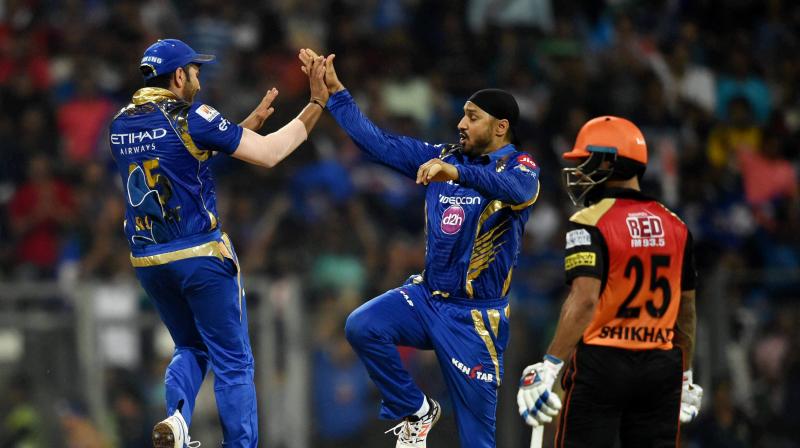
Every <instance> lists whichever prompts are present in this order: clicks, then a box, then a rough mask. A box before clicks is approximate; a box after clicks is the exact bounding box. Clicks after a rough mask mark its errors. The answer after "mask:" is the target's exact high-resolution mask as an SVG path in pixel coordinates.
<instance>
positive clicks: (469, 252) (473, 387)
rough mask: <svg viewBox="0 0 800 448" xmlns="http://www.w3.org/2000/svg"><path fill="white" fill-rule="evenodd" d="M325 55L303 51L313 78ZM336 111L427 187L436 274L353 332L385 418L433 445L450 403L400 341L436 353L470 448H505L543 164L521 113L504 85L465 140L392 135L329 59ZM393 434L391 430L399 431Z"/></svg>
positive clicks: (375, 304)
mask: <svg viewBox="0 0 800 448" xmlns="http://www.w3.org/2000/svg"><path fill="white" fill-rule="evenodd" d="M315 58H317V55H316V54H315V53H314V52H313V51H310V50H301V52H300V59H301V60H302V61H303V63H304V65H305V67H304V71H305V72H306V73H310V71H311V70H312V65H311V64H312V63H313V61H314V60H315ZM325 82H326V84H327V85H328V88H329V92H330V94H331V96H330V99H329V100H328V103H327V107H328V109H329V110H330V112H331V114H332V115H333V117H334V119H336V121H337V122H338V123H339V125H340V126H341V127H342V129H344V130H345V132H347V134H348V135H349V136H350V138H352V139H353V141H354V142H355V143H356V144H357V145H358V147H359V148H361V150H363V151H364V152H365V153H367V154H368V155H369V156H370V157H371V158H373V159H374V160H376V161H377V162H379V163H382V164H384V165H386V166H388V167H390V168H393V169H395V170H397V171H398V172H400V173H402V174H404V175H406V176H408V177H410V178H412V179H415V180H416V182H417V183H419V184H423V185H427V186H428V189H427V193H426V197H425V211H426V217H427V219H426V228H425V230H426V235H427V242H426V256H425V271H423V273H422V274H420V275H415V276H412V277H411V278H410V279H409V280H408V281H407V282H406V283H405V284H404V285H403V286H401V287H399V288H396V289H393V290H391V291H388V292H386V293H384V294H382V295H380V296H378V297H376V298H374V299H372V300H370V301H369V302H367V303H365V304H364V305H362V306H361V307H359V308H358V309H356V310H355V311H353V313H352V314H350V316H349V317H348V319H347V324H346V327H345V333H346V336H347V339H348V341H349V342H350V344H351V345H352V346H353V349H354V350H355V351H356V353H357V354H358V355H359V357H360V358H361V360H362V361H363V362H364V365H365V366H366V367H367V370H368V371H369V375H370V377H371V378H372V380H373V381H374V382H375V384H376V385H377V387H378V389H379V390H380V392H381V395H382V397H383V403H382V407H381V412H380V416H381V417H382V418H385V419H392V420H398V419H400V420H402V421H401V422H400V423H399V424H398V425H397V426H396V427H394V428H393V432H394V434H396V435H397V436H398V438H397V445H396V446H397V447H398V448H412V447H413V448H420V447H425V446H426V439H427V436H428V433H429V431H430V429H431V427H432V426H433V425H434V424H435V423H436V421H437V420H438V419H439V416H440V413H441V409H440V407H439V404H438V403H437V402H436V401H434V400H433V399H431V398H430V397H427V396H426V395H425V394H424V393H423V392H422V391H421V390H420V389H419V387H417V385H416V384H414V381H413V379H412V378H411V376H410V375H409V373H408V371H407V370H406V369H405V368H404V367H403V365H402V363H401V361H400V356H399V354H398V352H397V348H396V346H397V345H403V346H412V347H416V348H419V349H425V350H431V349H432V350H434V351H435V352H436V356H437V358H438V360H439V364H440V366H441V369H442V373H443V374H444V378H445V381H446V382H447V386H448V389H449V392H450V398H451V400H452V402H453V407H454V409H455V417H456V423H457V425H458V431H459V436H460V439H461V446H462V447H481V448H489V447H494V446H495V408H496V405H497V388H498V387H499V386H500V382H501V379H502V376H503V352H504V350H505V348H506V345H507V344H508V336H509V328H508V316H509V307H508V299H507V294H508V290H509V285H510V282H511V276H512V271H513V268H514V265H515V264H516V262H517V255H518V254H519V250H520V246H521V243H522V234H523V231H524V227H525V221H527V219H528V215H529V213H530V207H531V205H533V203H534V202H535V201H536V198H537V196H538V194H539V168H538V167H537V166H536V163H535V162H534V161H533V159H532V158H531V156H530V155H528V154H526V153H523V152H520V151H518V150H517V148H516V146H515V145H514V143H513V141H514V132H515V129H514V126H515V125H516V123H517V120H518V118H519V108H518V106H517V103H516V101H515V100H514V98H513V97H512V96H511V95H510V94H509V93H507V92H505V91H502V90H498V89H486V90H480V91H478V92H476V93H475V94H474V95H472V97H470V99H469V100H468V101H467V102H466V104H464V117H463V118H462V119H461V121H460V122H459V123H458V131H459V135H460V139H459V142H458V143H457V144H447V145H430V144H428V143H425V142H422V141H419V140H416V139H413V138H410V137H403V136H396V135H392V134H389V133H387V132H385V131H383V130H381V129H379V128H378V127H376V126H375V125H374V124H373V123H372V122H371V121H370V120H369V119H368V118H367V117H365V116H364V115H363V114H362V113H361V111H360V110H359V109H358V106H357V105H356V104H355V102H354V101H353V97H352V96H351V95H350V93H349V92H348V91H347V90H346V89H345V88H344V86H343V85H342V83H341V82H340V81H339V79H338V78H337V76H336V71H335V70H334V67H333V56H332V55H331V56H328V57H327V58H326V74H325ZM387 432H388V431H387Z"/></svg>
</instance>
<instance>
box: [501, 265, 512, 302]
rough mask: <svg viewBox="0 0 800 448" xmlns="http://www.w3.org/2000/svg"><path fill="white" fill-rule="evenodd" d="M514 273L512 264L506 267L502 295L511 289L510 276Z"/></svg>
mask: <svg viewBox="0 0 800 448" xmlns="http://www.w3.org/2000/svg"><path fill="white" fill-rule="evenodd" d="M513 273H514V266H511V267H510V268H509V269H508V275H507V276H506V281H504V282H503V297H505V295H506V294H508V290H509V289H511V276H512V275H513Z"/></svg>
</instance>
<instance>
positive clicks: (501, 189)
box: [456, 153, 539, 205]
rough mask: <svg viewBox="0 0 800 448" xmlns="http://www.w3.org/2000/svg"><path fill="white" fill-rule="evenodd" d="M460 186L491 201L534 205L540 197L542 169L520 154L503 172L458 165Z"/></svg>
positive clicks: (506, 163)
mask: <svg viewBox="0 0 800 448" xmlns="http://www.w3.org/2000/svg"><path fill="white" fill-rule="evenodd" d="M456 169H457V170H458V180H457V181H456V182H457V183H458V184H460V185H463V186H465V187H469V188H474V189H475V190H477V191H478V192H480V193H481V194H482V195H483V196H485V197H486V198H488V199H499V200H501V201H503V202H506V203H509V204H513V205H520V204H526V203H531V204H532V203H533V202H534V201H535V200H536V197H537V196H538V194H539V167H538V166H537V165H536V163H535V162H534V161H533V159H532V158H531V156H530V155H528V154H524V153H522V154H518V155H516V156H514V157H513V158H511V159H510V160H508V161H507V162H505V166H504V167H503V168H502V169H499V170H498V169H486V168H485V167H480V166H475V165H456Z"/></svg>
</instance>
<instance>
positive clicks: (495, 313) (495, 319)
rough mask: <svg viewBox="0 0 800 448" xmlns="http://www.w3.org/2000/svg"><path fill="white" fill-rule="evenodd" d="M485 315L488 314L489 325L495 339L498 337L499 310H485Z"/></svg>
mask: <svg viewBox="0 0 800 448" xmlns="http://www.w3.org/2000/svg"><path fill="white" fill-rule="evenodd" d="M486 315H487V316H489V327H491V329H492V333H494V337H495V339H497V338H499V337H500V310H495V309H490V310H486Z"/></svg>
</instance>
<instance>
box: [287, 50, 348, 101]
mask: <svg viewBox="0 0 800 448" xmlns="http://www.w3.org/2000/svg"><path fill="white" fill-rule="evenodd" d="M297 57H298V58H300V62H302V63H303V67H302V68H301V70H303V73H305V74H306V75H307V74H308V73H309V69H310V66H311V62H312V61H314V60H315V59H316V58H319V57H322V56H319V55H318V54H317V53H316V52H315V51H314V50H311V49H310V48H303V49H301V50H300V53H299V54H298V55H297ZM322 58H323V60H324V61H325V84H326V85H327V86H328V93H329V94H331V95H333V94H334V93H336V92H338V91H340V90H344V85H343V84H342V83H341V81H339V77H338V76H337V75H336V68H334V66H333V60H334V59H335V58H336V55H335V54H331V55H328V57H322Z"/></svg>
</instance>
